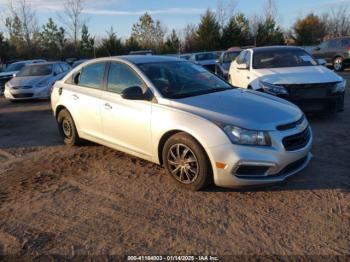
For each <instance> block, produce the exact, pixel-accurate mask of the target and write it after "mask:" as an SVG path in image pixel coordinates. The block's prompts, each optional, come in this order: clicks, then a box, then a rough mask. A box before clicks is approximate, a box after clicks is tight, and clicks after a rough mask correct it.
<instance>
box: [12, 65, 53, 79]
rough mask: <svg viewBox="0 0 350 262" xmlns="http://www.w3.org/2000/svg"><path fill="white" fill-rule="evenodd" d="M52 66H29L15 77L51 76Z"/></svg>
mask: <svg viewBox="0 0 350 262" xmlns="http://www.w3.org/2000/svg"><path fill="white" fill-rule="evenodd" d="M51 73H52V65H30V66H26V67H24V68H23V69H22V70H21V71H20V72H19V73H18V74H17V76H21V77H23V76H44V75H51Z"/></svg>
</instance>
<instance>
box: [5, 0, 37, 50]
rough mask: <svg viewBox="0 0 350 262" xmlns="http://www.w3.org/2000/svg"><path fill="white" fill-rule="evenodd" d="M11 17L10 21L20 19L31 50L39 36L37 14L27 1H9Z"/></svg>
mask: <svg viewBox="0 0 350 262" xmlns="http://www.w3.org/2000/svg"><path fill="white" fill-rule="evenodd" d="M8 10H9V16H8V17H7V19H8V21H9V22H11V21H13V20H14V19H18V20H19V21H20V24H21V31H22V32H21V33H22V34H23V38H24V40H25V43H26V45H27V47H28V48H31V47H32V46H33V44H34V43H35V41H36V38H37V36H38V34H39V27H38V22H37V18H36V13H35V11H34V10H33V9H32V7H31V5H30V4H28V2H27V0H15V1H13V0H9V2H8Z"/></svg>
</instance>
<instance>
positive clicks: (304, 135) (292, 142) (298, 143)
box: [282, 127, 311, 151]
mask: <svg viewBox="0 0 350 262" xmlns="http://www.w3.org/2000/svg"><path fill="white" fill-rule="evenodd" d="M310 138H311V134H310V128H309V127H307V128H306V129H305V130H304V131H303V132H301V133H299V134H296V135H292V136H287V137H285V138H283V140H282V143H283V146H284V148H285V149H286V150H287V151H294V150H298V149H302V148H304V147H305V146H306V145H307V144H308V143H309V141H310Z"/></svg>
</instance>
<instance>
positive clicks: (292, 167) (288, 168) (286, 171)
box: [278, 156, 307, 175]
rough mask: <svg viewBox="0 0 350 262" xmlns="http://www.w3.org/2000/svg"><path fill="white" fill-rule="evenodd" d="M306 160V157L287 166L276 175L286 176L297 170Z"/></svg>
mask: <svg viewBox="0 0 350 262" xmlns="http://www.w3.org/2000/svg"><path fill="white" fill-rule="evenodd" d="M306 160H307V156H306V157H303V158H302V159H299V160H297V161H295V162H293V163H291V164H289V165H287V166H286V167H285V168H283V170H282V171H281V172H280V173H279V174H278V175H287V174H289V173H291V172H293V171H295V170H297V169H299V168H300V167H301V166H302V165H303V164H304V163H305V161H306Z"/></svg>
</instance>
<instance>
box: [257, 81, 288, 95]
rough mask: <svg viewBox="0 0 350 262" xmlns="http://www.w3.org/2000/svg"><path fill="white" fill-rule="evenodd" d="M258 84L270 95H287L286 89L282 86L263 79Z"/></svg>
mask: <svg viewBox="0 0 350 262" xmlns="http://www.w3.org/2000/svg"><path fill="white" fill-rule="evenodd" d="M259 86H260V88H261V89H263V90H264V91H265V92H266V93H268V94H271V95H288V91H287V90H286V89H285V88H284V87H283V86H279V85H273V84H270V83H267V82H264V81H260V82H259Z"/></svg>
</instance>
